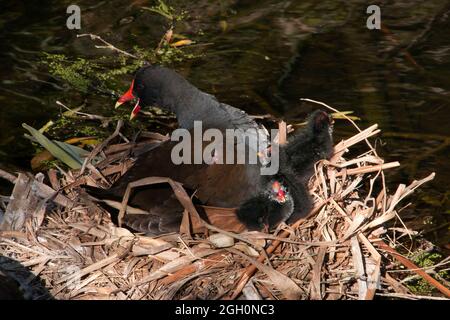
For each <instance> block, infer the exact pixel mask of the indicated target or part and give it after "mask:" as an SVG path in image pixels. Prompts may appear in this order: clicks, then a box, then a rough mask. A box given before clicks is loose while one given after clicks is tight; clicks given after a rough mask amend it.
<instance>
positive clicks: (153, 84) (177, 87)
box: [116, 65, 259, 129]
mask: <svg viewBox="0 0 450 320" xmlns="http://www.w3.org/2000/svg"><path fill="white" fill-rule="evenodd" d="M134 98H137V103H136V105H135V107H134V109H133V111H132V114H131V117H134V116H136V114H137V113H138V112H139V110H140V109H141V105H142V106H158V107H160V108H162V109H165V110H168V111H171V112H173V113H175V114H176V117H177V120H178V125H179V127H180V128H184V129H192V128H193V125H194V121H196V120H201V121H202V124H203V127H204V128H217V129H238V128H239V129H248V128H255V129H258V128H259V126H258V125H257V124H256V122H255V121H254V120H253V119H251V118H250V117H249V116H248V115H247V114H246V113H245V112H244V111H242V110H241V109H237V108H234V107H232V106H230V105H227V104H225V103H221V102H219V101H218V100H217V99H216V97H214V96H213V95H210V94H208V93H205V92H203V91H201V90H199V89H198V88H196V87H195V86H193V85H192V84H191V83H189V82H188V81H187V80H186V79H185V78H183V77H182V76H181V75H180V74H178V73H177V72H175V71H174V70H171V69H169V68H165V67H162V66H158V65H148V66H145V67H142V68H141V69H139V70H138V71H137V72H136V75H135V77H134V80H133V81H132V83H131V86H130V88H129V89H128V91H127V92H125V94H123V95H122V96H121V97H120V98H119V100H118V101H117V103H116V108H117V107H118V106H120V105H121V104H123V103H125V102H127V101H130V100H133V99H134Z"/></svg>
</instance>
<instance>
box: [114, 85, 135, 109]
mask: <svg viewBox="0 0 450 320" xmlns="http://www.w3.org/2000/svg"><path fill="white" fill-rule="evenodd" d="M133 88H134V80H133V81H132V82H131V86H130V88H129V89H128V91H127V92H125V93H124V94H123V95H122V96H121V97H120V98H119V100H117V102H116V105H115V106H114V108H115V109H117V108H118V107H119V106H121V105H122V104H124V103H125V102H127V101H130V100H133V99H134V95H133Z"/></svg>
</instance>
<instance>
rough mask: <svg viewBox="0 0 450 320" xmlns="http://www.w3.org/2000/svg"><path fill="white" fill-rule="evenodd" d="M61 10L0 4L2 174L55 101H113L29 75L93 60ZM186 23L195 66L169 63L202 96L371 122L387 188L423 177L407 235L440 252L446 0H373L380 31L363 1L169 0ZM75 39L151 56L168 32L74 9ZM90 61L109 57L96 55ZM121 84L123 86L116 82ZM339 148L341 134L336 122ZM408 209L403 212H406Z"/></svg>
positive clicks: (447, 135)
mask: <svg viewBox="0 0 450 320" xmlns="http://www.w3.org/2000/svg"><path fill="white" fill-rule="evenodd" d="M71 3H72V1H2V2H1V4H0V28H1V32H0V46H1V50H0V65H1V70H2V71H1V75H0V129H1V130H0V167H3V168H9V169H12V168H13V169H14V168H17V167H18V168H27V167H28V166H29V159H30V157H31V154H30V153H31V152H32V149H31V147H30V144H29V142H28V141H27V140H25V139H23V138H22V135H23V129H22V127H21V123H22V122H27V123H28V124H30V125H33V126H34V127H40V126H42V125H43V124H44V123H46V122H47V121H48V120H49V119H51V118H55V117H56V116H57V114H58V113H59V111H60V110H59V107H57V106H56V104H55V100H62V101H64V102H66V103H67V104H68V105H70V106H77V105H79V104H80V103H81V101H83V100H84V99H85V98H86V99H87V106H86V108H87V110H88V111H92V112H97V113H103V114H107V113H108V112H111V113H112V112H113V110H112V106H113V99H112V98H111V97H107V96H101V95H98V94H95V95H94V94H88V95H86V96H82V95H80V94H78V93H74V92H73V91H72V90H70V88H67V87H66V86H64V84H63V83H61V82H60V81H58V80H57V79H54V78H53V77H52V76H50V75H49V74H48V71H47V70H46V69H45V68H42V66H39V64H38V61H39V60H40V57H39V54H40V52H42V51H46V52H52V53H65V54H67V55H69V56H72V57H77V56H79V57H89V56H93V55H98V54H100V53H99V51H101V50H97V49H95V48H93V44H92V42H90V41H88V40H80V39H76V36H75V35H76V33H77V32H76V31H70V30H68V29H67V28H66V26H65V22H66V18H67V15H66V13H65V11H66V7H67V6H68V5H69V4H71ZM169 3H171V4H172V5H173V6H174V7H176V8H184V9H186V10H187V11H188V12H189V18H187V19H186V20H185V21H182V22H180V23H177V25H176V28H175V31H176V32H177V33H181V34H184V35H186V36H188V37H189V38H190V39H193V40H195V41H196V42H197V44H198V45H199V46H198V47H199V48H200V49H201V51H202V53H203V54H204V55H203V57H201V58H198V59H194V60H191V61H187V62H183V63H181V64H179V65H177V66H176V67H177V70H179V71H180V72H182V73H183V74H184V75H186V76H187V77H188V78H189V79H190V80H191V81H192V82H193V83H194V84H196V85H197V86H199V87H200V88H201V89H203V90H205V91H207V92H210V93H212V94H215V95H216V96H218V98H219V99H220V100H222V101H224V102H227V103H230V104H232V105H234V106H236V107H240V108H243V109H245V110H247V111H248V112H250V113H260V114H266V113H272V114H275V115H277V116H279V117H283V118H286V119H287V120H288V121H291V122H295V121H296V120H298V121H300V120H301V119H302V118H303V117H304V115H305V114H306V113H308V112H309V111H310V110H311V108H312V106H311V105H305V104H302V103H301V102H300V101H299V99H300V98H311V99H316V100H321V101H324V102H326V103H328V104H330V105H332V106H334V107H337V108H339V109H340V110H354V111H355V114H356V115H357V116H359V117H360V118H362V121H360V125H361V126H363V127H364V126H367V125H369V124H372V123H378V124H379V126H380V128H381V129H382V130H383V135H382V136H381V139H379V140H377V148H378V150H379V152H380V153H381V155H382V156H384V157H385V159H386V160H387V161H394V160H398V161H400V162H401V163H402V167H401V168H399V169H395V170H391V171H390V172H389V174H388V179H389V181H390V186H391V187H392V188H395V186H396V184H397V183H400V182H403V183H409V182H410V181H412V180H413V179H416V178H422V177H424V176H426V175H428V174H429V173H430V172H432V171H435V172H436V173H437V176H436V178H435V180H434V181H433V182H431V183H429V184H427V185H426V186H424V187H422V188H421V189H420V191H418V192H417V193H415V194H414V195H413V196H412V197H410V198H409V200H410V201H412V202H413V203H414V205H413V206H411V207H409V208H408V209H407V210H405V211H404V212H403V213H402V216H403V217H404V219H405V221H406V222H408V223H409V225H412V226H414V227H415V228H417V229H419V230H422V232H423V233H424V235H425V237H427V238H428V239H430V240H432V241H433V242H435V243H438V244H440V245H446V244H448V242H449V241H448V240H449V232H448V230H449V225H448V223H449V221H450V219H449V217H450V200H449V195H450V191H449V188H448V181H449V180H450V170H449V169H450V162H449V154H450V153H449V149H450V126H449V125H448V123H449V121H450V113H449V110H450V93H449V88H450V43H449V33H450V11H449V10H450V3H449V2H448V1H443V0H434V1H426V2H424V1H419V0H414V1H411V0H408V1H406V0H404V1H378V2H377V3H378V4H379V5H380V6H381V14H382V23H383V25H384V26H386V27H387V29H388V31H386V32H387V33H389V34H386V32H384V33H383V32H381V31H377V30H368V29H367V28H366V19H367V14H366V13H365V12H366V8H367V6H368V4H371V3H367V2H366V1H357V0H355V1H332V0H323V1H316V0H309V1H270V0H266V1H250V0H243V1H238V0H235V1H232V0H230V1H225V0H224V1H206V0H204V1H198V2H191V1H171V2H170V1H169ZM76 4H78V5H79V6H80V7H81V9H82V30H80V31H79V32H81V33H85V32H91V33H95V34H98V35H101V36H102V37H104V38H105V39H108V41H110V42H112V43H114V44H115V45H116V46H118V47H121V48H125V49H127V50H131V48H132V46H133V45H134V44H138V45H139V46H141V47H147V48H153V47H155V46H156V45H157V43H158V41H159V39H160V37H161V36H162V35H163V34H164V32H165V30H166V29H167V21H166V20H165V19H164V18H162V17H160V16H158V15H156V14H154V13H151V12H148V11H143V10H141V9H140V7H141V6H149V5H151V4H152V2H151V1H141V0H137V1H100V2H98V1H81V0H80V1H76ZM101 54H109V52H107V51H104V50H103V51H102V52H101ZM128 81H129V79H124V80H123V83H124V86H125V83H126V82H128ZM336 133H337V135H338V137H345V136H348V135H350V134H352V133H353V130H352V128H350V127H349V125H348V124H347V123H346V122H338V123H337V126H336ZM405 204H406V203H405Z"/></svg>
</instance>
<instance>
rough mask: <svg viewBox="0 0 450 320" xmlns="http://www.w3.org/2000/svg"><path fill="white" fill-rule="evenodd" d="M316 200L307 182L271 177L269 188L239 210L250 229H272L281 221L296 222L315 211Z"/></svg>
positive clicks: (240, 217) (249, 200)
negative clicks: (314, 202)
mask: <svg viewBox="0 0 450 320" xmlns="http://www.w3.org/2000/svg"><path fill="white" fill-rule="evenodd" d="M311 206H312V202H311V199H310V196H309V194H308V192H307V190H306V188H305V187H304V185H303V184H301V183H300V184H297V185H292V184H289V183H288V182H287V181H282V182H280V181H279V180H271V181H269V182H268V183H267V185H266V189H265V190H263V191H262V192H261V193H259V194H258V195H256V196H254V197H252V198H250V199H248V200H247V201H245V202H244V203H243V204H242V205H241V206H240V207H239V209H238V210H237V216H238V218H239V220H240V221H241V222H242V223H243V224H245V225H246V226H247V228H248V229H249V230H257V231H261V230H270V229H273V228H274V227H276V226H277V225H278V224H280V223H281V222H286V223H293V222H295V221H296V220H297V219H298V217H303V216H305V215H306V214H307V213H308V212H309V211H310V210H311Z"/></svg>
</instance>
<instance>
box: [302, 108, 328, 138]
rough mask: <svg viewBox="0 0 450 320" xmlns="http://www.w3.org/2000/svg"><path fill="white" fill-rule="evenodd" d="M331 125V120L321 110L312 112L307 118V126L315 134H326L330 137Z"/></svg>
mask: <svg viewBox="0 0 450 320" xmlns="http://www.w3.org/2000/svg"><path fill="white" fill-rule="evenodd" d="M333 124H334V120H333V118H332V117H331V116H330V115H329V114H328V113H326V112H325V111H323V110H317V111H314V112H313V113H312V114H311V115H310V116H309V117H308V126H309V127H310V129H311V130H312V132H314V133H316V134H320V133H327V134H330V135H331V134H332V132H333Z"/></svg>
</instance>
